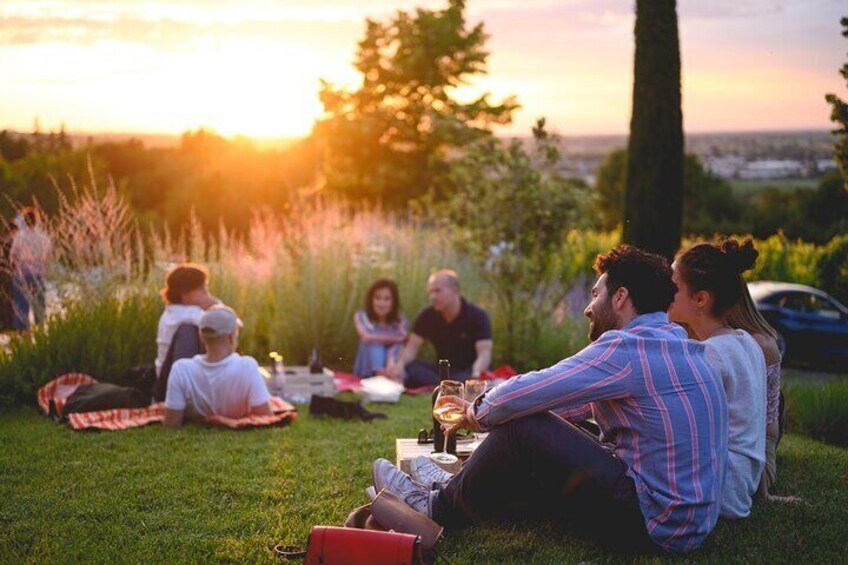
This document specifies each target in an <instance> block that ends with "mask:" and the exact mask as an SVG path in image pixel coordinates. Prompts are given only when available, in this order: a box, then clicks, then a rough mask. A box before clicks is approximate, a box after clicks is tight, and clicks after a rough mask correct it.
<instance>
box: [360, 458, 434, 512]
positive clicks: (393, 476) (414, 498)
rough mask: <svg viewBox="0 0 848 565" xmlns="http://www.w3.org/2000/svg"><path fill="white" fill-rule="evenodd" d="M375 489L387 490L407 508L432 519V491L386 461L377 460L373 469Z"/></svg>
mask: <svg viewBox="0 0 848 565" xmlns="http://www.w3.org/2000/svg"><path fill="white" fill-rule="evenodd" d="M371 476H372V479H373V480H374V489H375V490H376V491H377V492H379V491H381V490H383V489H387V490H388V491H389V492H391V493H392V494H394V495H396V496H397V497H398V498H400V499H401V500H403V501H404V502H405V503H406V504H407V506H409V507H410V508H412V509H413V510H415V511H416V512H419V513H421V514H424V515H425V516H427V517H428V518H429V517H430V489H429V488H427V487H425V486H423V485H420V484H418V483H416V482H415V481H413V480H412V479H411V478H410V477H409V475H407V474H406V473H404V472H403V471H401V470H400V469H398V468H397V467H395V466H394V465H392V464H391V463H389V462H388V461H386V460H385V459H377V460H376V461H374V466H373V467H372V469H371Z"/></svg>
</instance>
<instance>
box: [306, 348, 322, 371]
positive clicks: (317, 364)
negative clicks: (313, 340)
mask: <svg viewBox="0 0 848 565" xmlns="http://www.w3.org/2000/svg"><path fill="white" fill-rule="evenodd" d="M309 372H310V373H312V374H316V373H323V372H324V366H323V365H321V360H320V359H319V358H318V345H315V346H314V347H313V348H312V356H311V357H310V358H309Z"/></svg>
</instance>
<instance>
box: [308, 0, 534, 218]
mask: <svg viewBox="0 0 848 565" xmlns="http://www.w3.org/2000/svg"><path fill="white" fill-rule="evenodd" d="M464 11H465V1H464V0H449V2H448V7H447V8H446V9H444V10H435V11H434V10H424V9H418V10H416V11H415V13H408V12H404V11H398V12H397V14H396V15H395V17H394V18H393V19H391V20H390V21H388V22H377V21H372V20H370V19H369V20H366V30H365V37H364V38H363V39H362V40H361V41H360V42H359V47H358V50H357V54H356V61H355V66H356V69H357V70H358V71H359V72H360V73H362V84H361V85H360V86H359V88H358V89H357V90H355V91H348V90H345V89H343V88H336V87H334V86H333V85H331V84H329V83H323V85H322V89H321V93H320V98H321V103H322V104H323V106H324V111H325V117H324V119H322V120H319V121H318V122H317V123H316V126H315V131H314V134H315V137H316V138H317V139H318V140H319V141H320V142H321V143H322V145H323V147H324V148H325V150H326V153H325V167H324V174H325V177H326V180H327V184H328V187H329V188H331V189H333V190H335V191H338V192H340V193H342V194H345V195H347V196H349V197H351V198H356V199H363V198H364V199H369V200H381V201H383V202H384V203H385V204H387V205H388V206H392V207H397V206H401V205H403V204H405V203H406V202H408V201H409V200H411V199H414V198H417V197H420V196H422V195H424V194H425V193H427V191H428V190H430V189H435V186H436V184H438V185H439V187H442V189H444V187H445V186H447V185H446V183H445V182H440V183H435V182H434V179H436V178H440V177H442V178H443V177H444V174H445V173H446V171H447V168H448V167H447V160H448V158H449V156H450V155H451V151H452V150H456V149H457V148H462V147H465V146H467V145H469V144H470V143H473V142H475V141H478V140H480V139H481V138H485V137H487V136H490V135H491V131H492V130H491V128H492V126H493V125H495V124H506V123H509V122H510V120H511V115H512V112H513V110H514V109H515V108H517V104H516V102H515V100H514V99H513V98H509V99H507V100H504V101H502V102H500V103H492V102H490V101H489V95H488V94H483V95H481V96H479V97H477V98H476V99H474V100H471V101H460V100H458V99H457V96H456V95H457V89H458V88H459V87H461V86H463V85H465V84H468V82H469V81H470V80H471V79H472V78H473V77H475V76H478V75H481V74H484V73H485V72H486V60H487V58H488V52H487V51H486V50H485V48H484V46H485V42H486V39H487V35H486V34H485V32H484V30H483V25H482V24H477V25H476V26H473V27H469V26H468V25H467V23H466V21H465V16H464ZM437 196H440V195H438V194H437Z"/></svg>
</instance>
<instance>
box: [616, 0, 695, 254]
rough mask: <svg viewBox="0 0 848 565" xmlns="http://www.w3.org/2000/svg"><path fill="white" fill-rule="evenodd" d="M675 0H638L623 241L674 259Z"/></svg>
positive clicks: (679, 157) (679, 197)
mask: <svg viewBox="0 0 848 565" xmlns="http://www.w3.org/2000/svg"><path fill="white" fill-rule="evenodd" d="M675 4H676V2H675V0H637V1H636V56H635V62H634V70H633V113H632V116H631V119H630V141H629V144H628V155H629V159H628V163H627V183H626V187H627V188H626V195H625V202H624V237H623V239H624V242H625V243H629V244H631V245H635V246H637V247H640V248H642V249H645V250H646V251H652V252H654V253H658V254H660V255H663V256H665V257H668V258H671V257H673V256H674V253H675V252H676V251H677V249H678V247H679V246H680V235H681V233H680V232H681V224H682V219H683V114H682V111H681V101H680V42H679V40H678V35H677V11H676V6H675Z"/></svg>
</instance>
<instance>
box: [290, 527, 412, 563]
mask: <svg viewBox="0 0 848 565" xmlns="http://www.w3.org/2000/svg"><path fill="white" fill-rule="evenodd" d="M277 553H278V554H280V555H283V556H285V557H300V556H303V553H296V552H292V553H287V552H285V551H281V550H277ZM304 563H305V564H307V565H318V564H322V565H324V564H327V565H418V564H421V563H423V555H422V551H421V539H420V537H419V536H414V535H411V534H399V533H395V532H381V531H378V530H360V529H355V528H336V527H333V526H314V527H313V528H312V531H311V532H310V534H309V545H308V546H307V549H306V558H305V559H304Z"/></svg>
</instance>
